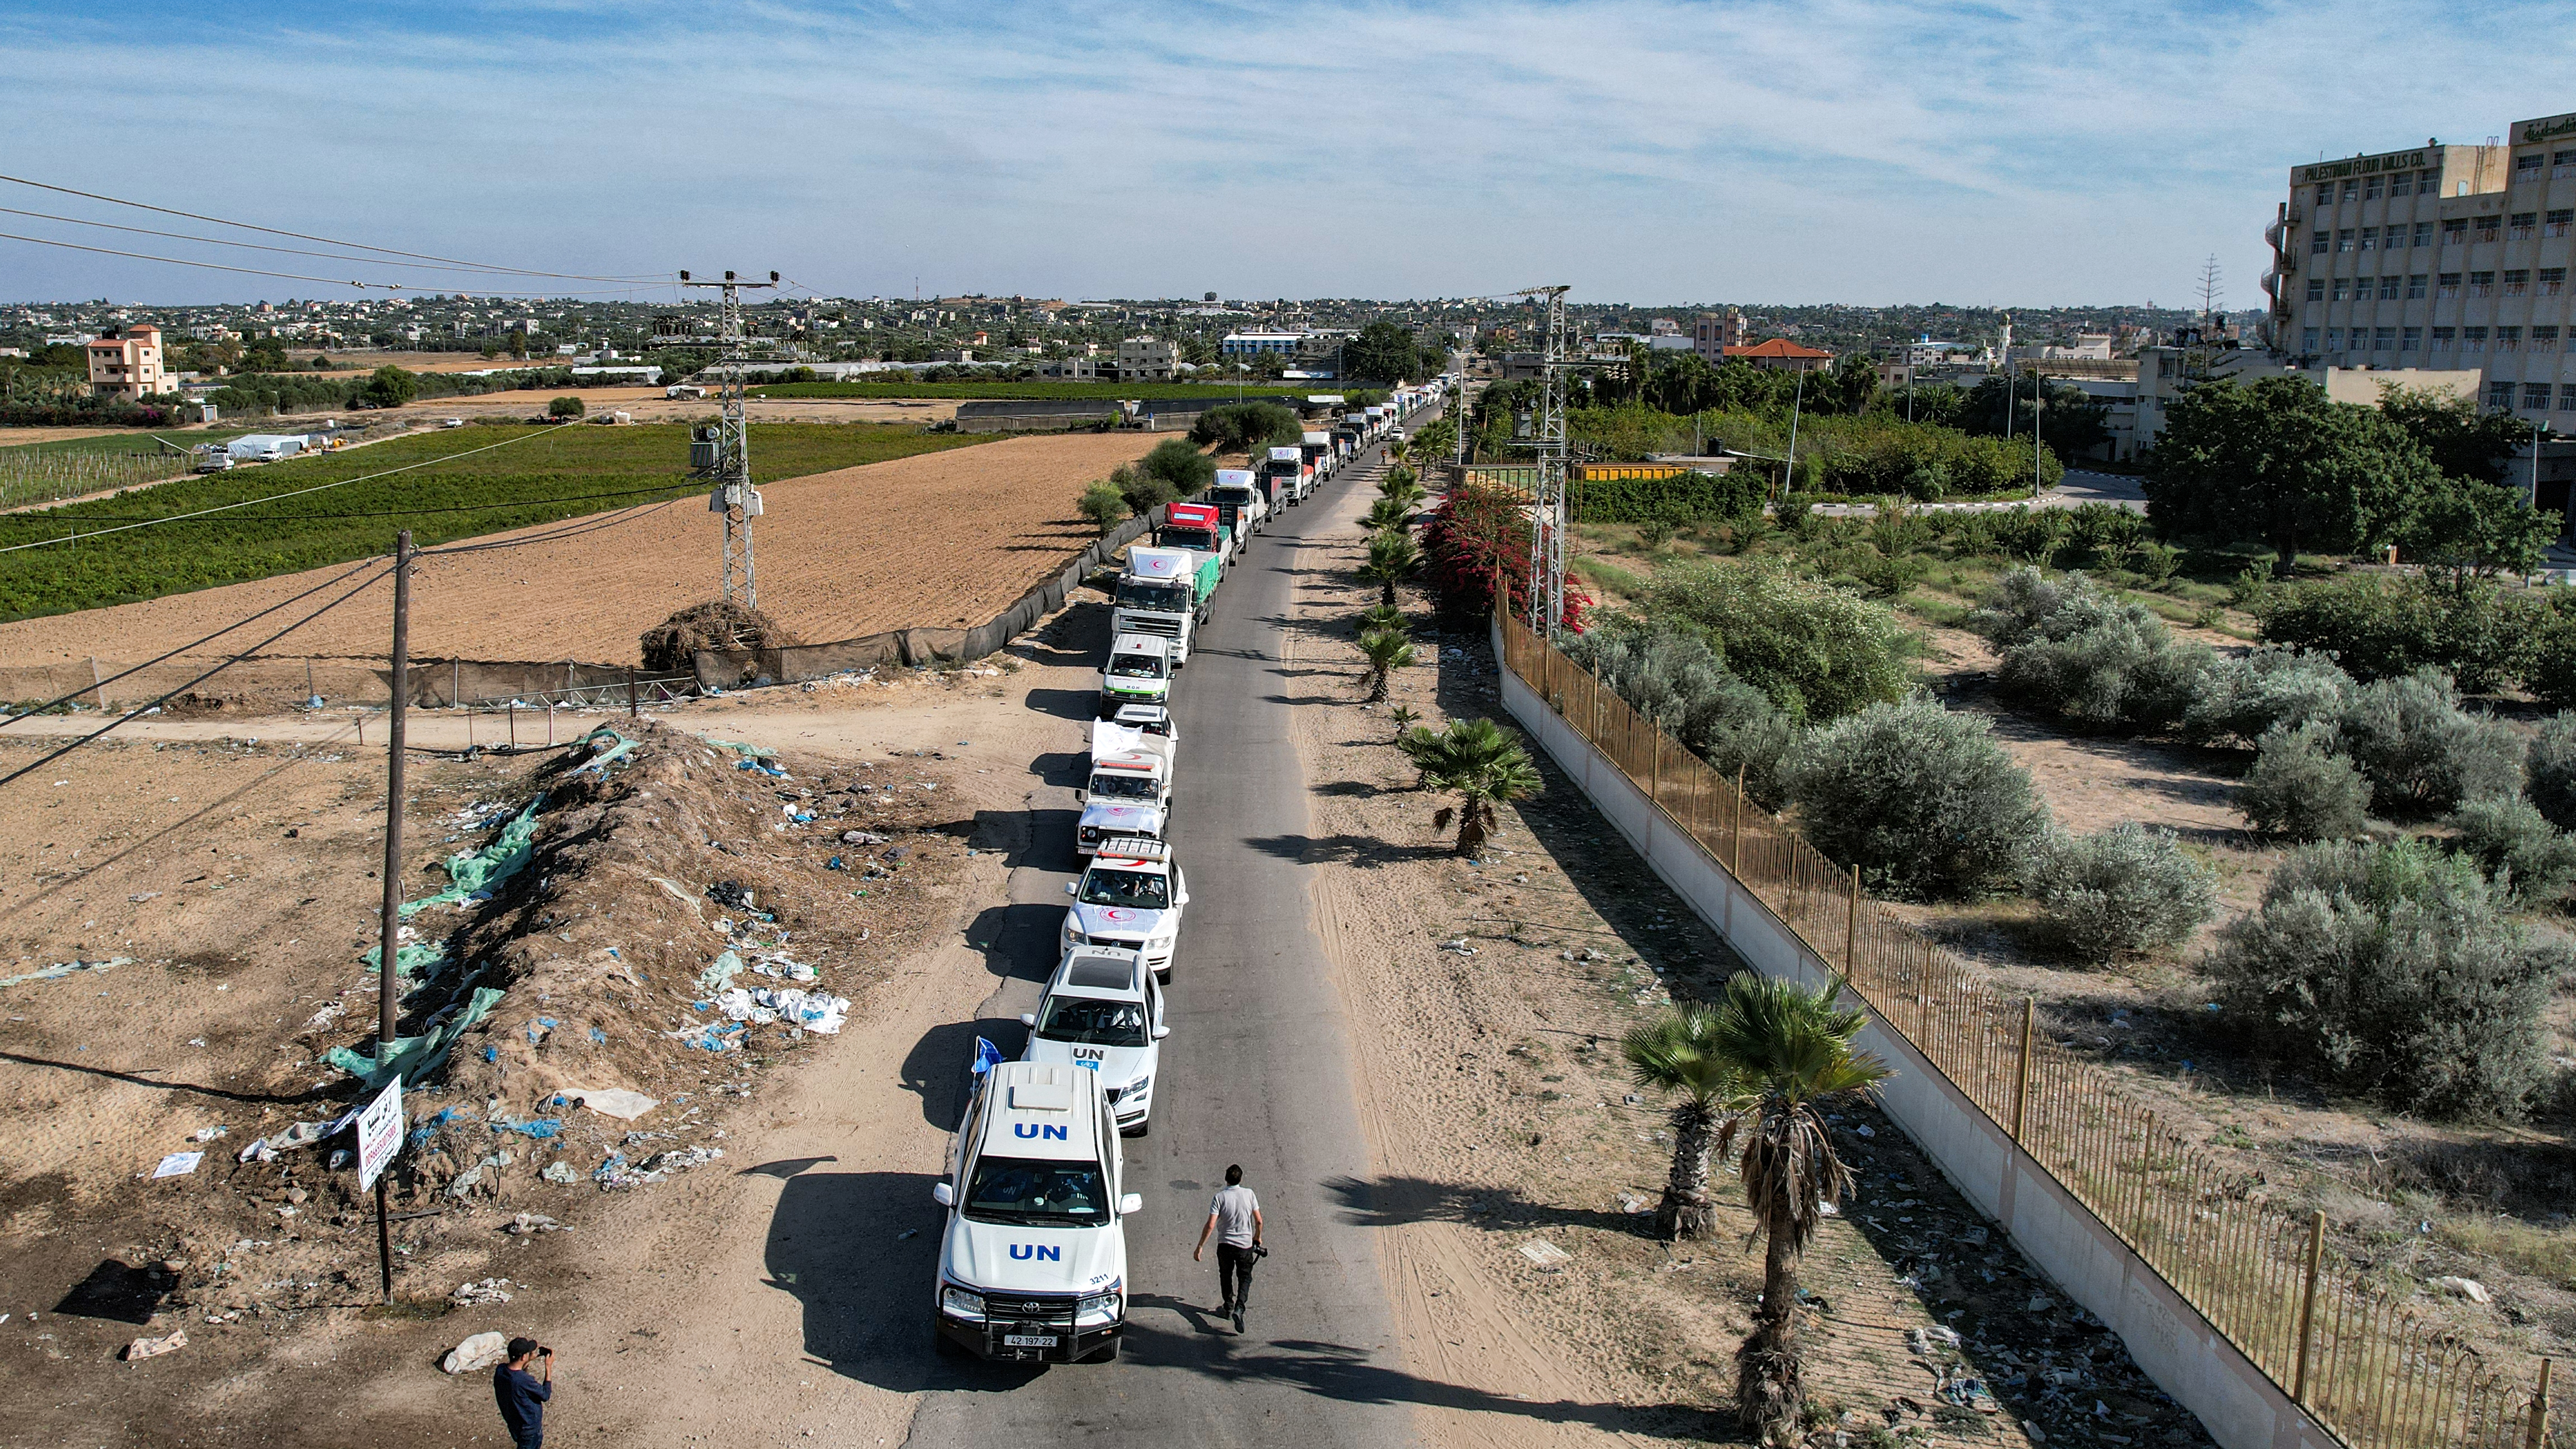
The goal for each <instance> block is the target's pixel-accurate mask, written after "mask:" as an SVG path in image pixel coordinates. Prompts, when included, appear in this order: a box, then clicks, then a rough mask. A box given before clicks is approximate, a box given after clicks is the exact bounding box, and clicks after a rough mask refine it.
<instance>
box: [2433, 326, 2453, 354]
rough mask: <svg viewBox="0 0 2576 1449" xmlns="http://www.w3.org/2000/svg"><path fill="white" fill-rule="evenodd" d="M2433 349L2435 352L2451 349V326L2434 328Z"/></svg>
mask: <svg viewBox="0 0 2576 1449" xmlns="http://www.w3.org/2000/svg"><path fill="white" fill-rule="evenodd" d="M2433 350H2434V351H2435V352H2448V351H2450V350H2451V329H2450V328H2448V327H2436V328H2434V329H2433Z"/></svg>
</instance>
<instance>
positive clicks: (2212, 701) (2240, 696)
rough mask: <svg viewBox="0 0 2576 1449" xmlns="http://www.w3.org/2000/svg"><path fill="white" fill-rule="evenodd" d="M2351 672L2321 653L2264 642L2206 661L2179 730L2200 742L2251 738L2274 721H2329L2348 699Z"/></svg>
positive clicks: (2248, 741) (2276, 725) (2275, 724)
mask: <svg viewBox="0 0 2576 1449" xmlns="http://www.w3.org/2000/svg"><path fill="white" fill-rule="evenodd" d="M2353 691H2354V685H2353V682H2352V676H2351V675H2349V674H2346V673H2344V672H2343V670H2342V669H2341V668H2340V667H2338V666H2337V665H2336V664H2335V662H2334V660H2333V659H2332V658H2331V657H2329V656H2327V655H2324V654H2312V653H2309V652H2307V651H2306V650H2303V649H2291V648H2286V647H2282V646H2278V645H2264V646H2261V647H2258V648H2255V649H2251V650H2248V651H2247V652H2246V653H2244V654H2242V655H2238V656H2235V657H2233V658H2230V657H2226V656H2220V657H2218V658H2216V659H2214V660H2212V661H2211V663H2210V666H2209V671H2208V673H2207V674H2205V675H2203V676H2202V678H2201V681H2200V692H2199V694H2198V696H2197V697H2196V698H2194V699H2193V700H2192V702H2191V706H2190V708H2188V709H2187V710H2185V711H2184V713H2183V733H2184V734H2186V735H2189V736H2190V737H2191V738H2192V739H2194V740H2197V741H2199V742H2200V743H2202V744H2223V743H2230V742H2239V741H2241V742H2243V743H2245V744H2249V745H2250V744H2252V743H2254V742H2255V741H2256V740H2259V739H2261V738H2263V736H2264V735H2265V734H2266V733H2267V732H2269V731H2271V730H2273V729H2275V728H2279V727H2283V726H2287V727H2289V728H2292V729H2295V728H2297V727H2298V726H2300V725H2304V724H2325V725H2333V724H2336V723H2338V722H2339V721H2341V720H2342V718H2343V711H2344V706H2346V705H2347V704H2349V703H2351V701H2352V696H2353Z"/></svg>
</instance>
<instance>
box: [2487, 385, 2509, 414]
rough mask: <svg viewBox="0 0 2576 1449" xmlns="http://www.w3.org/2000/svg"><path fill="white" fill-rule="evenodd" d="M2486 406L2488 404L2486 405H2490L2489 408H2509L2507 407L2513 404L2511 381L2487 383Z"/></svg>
mask: <svg viewBox="0 0 2576 1449" xmlns="http://www.w3.org/2000/svg"><path fill="white" fill-rule="evenodd" d="M2487 406H2488V407H2491V408H2509V407H2512V406H2513V384H2512V383H2509V382H2491V383H2488V384H2487Z"/></svg>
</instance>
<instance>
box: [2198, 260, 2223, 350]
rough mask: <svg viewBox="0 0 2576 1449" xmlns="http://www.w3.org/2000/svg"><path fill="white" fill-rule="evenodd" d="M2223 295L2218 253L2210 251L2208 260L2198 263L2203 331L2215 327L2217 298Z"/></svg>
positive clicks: (2216, 322)
mask: <svg viewBox="0 0 2576 1449" xmlns="http://www.w3.org/2000/svg"><path fill="white" fill-rule="evenodd" d="M2225 295H2227V289H2226V288H2225V287H2224V286H2222V285H2221V284H2220V278H2219V274H2218V253H2216V252H2211V253H2210V254H2209V260H2208V261H2205V262H2203V263H2201V265H2200V325H2201V329H2202V330H2203V331H2204V332H2206V331H2209V330H2212V329H2214V328H2216V327H2217V325H2218V299H2219V298H2221V297H2223V296H2225Z"/></svg>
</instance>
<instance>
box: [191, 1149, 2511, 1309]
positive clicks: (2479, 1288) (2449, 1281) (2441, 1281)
mask: <svg viewBox="0 0 2576 1449" xmlns="http://www.w3.org/2000/svg"><path fill="white" fill-rule="evenodd" d="M163 1165H164V1166H167V1164H166V1163H165V1164H163ZM2433 1286H2434V1287H2436V1288H2439V1289H2441V1290H2442V1291H2443V1292H2445V1293H2453V1294H2457V1295H2458V1296H2460V1297H2462V1298H2466V1299H2467V1300H2469V1301H2470V1302H2471V1303H2484V1302H2487V1301H2488V1298H2487V1285H2485V1284H2484V1283H2481V1282H2479V1281H2478V1280H2477V1279H2475V1278H2436V1279H2434V1280H2433Z"/></svg>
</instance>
